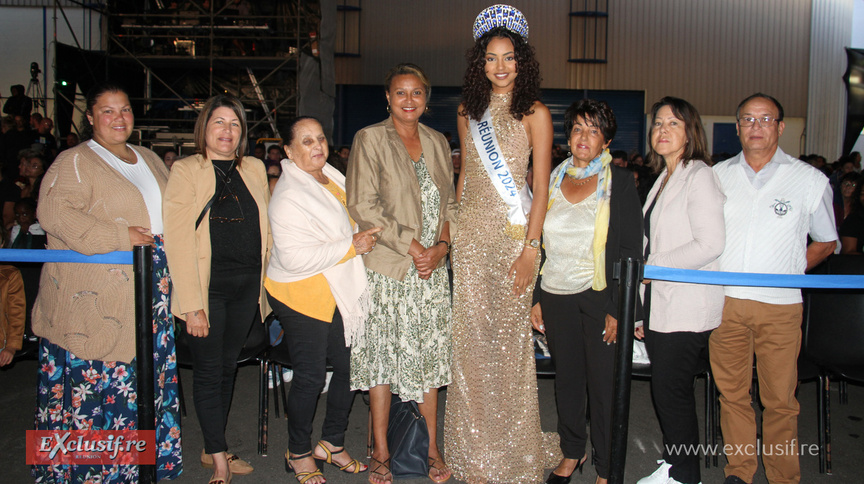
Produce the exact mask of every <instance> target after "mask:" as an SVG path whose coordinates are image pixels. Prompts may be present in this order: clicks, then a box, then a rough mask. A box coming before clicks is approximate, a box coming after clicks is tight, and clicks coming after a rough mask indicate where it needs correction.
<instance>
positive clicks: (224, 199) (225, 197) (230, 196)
mask: <svg viewBox="0 0 864 484" xmlns="http://www.w3.org/2000/svg"><path fill="white" fill-rule="evenodd" d="M226 189H227V190H228V193H225V190H226ZM219 195H220V196H219V197H218V200H216V203H217V204H223V203H231V201H233V202H234V203H233V204H231V205H229V210H230V209H231V208H234V207H236V208H237V210H238V211H239V212H240V216H239V217H238V216H237V214H236V213H235V214H234V217H220V216H216V215H213V211H212V210H211V211H210V221H211V222H219V223H223V224H224V223H237V222H242V221H244V220H246V218H245V216H244V215H243V206H242V205H240V199H239V198H238V197H237V195H236V194H235V193H234V190H233V189H231V186H230V185H228V184H227V183H226V184H225V185H222V191H221V192H220V194H219Z"/></svg>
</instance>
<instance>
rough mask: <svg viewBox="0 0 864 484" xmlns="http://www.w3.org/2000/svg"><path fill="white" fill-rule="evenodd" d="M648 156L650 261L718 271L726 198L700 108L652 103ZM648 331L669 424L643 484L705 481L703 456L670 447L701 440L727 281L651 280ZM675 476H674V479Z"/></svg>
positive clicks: (660, 404)
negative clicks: (702, 399) (697, 395)
mask: <svg viewBox="0 0 864 484" xmlns="http://www.w3.org/2000/svg"><path fill="white" fill-rule="evenodd" d="M650 119H651V120H652V122H651V127H650V130H649V139H650V140H651V148H650V150H649V152H648V162H649V165H650V166H651V167H653V168H654V170H655V171H657V172H659V173H660V175H659V177H658V178H657V181H656V183H655V184H654V187H652V188H651V191H650V192H649V193H648V198H647V200H646V202H645V208H644V210H643V212H644V215H645V239H644V248H645V256H646V258H647V261H646V263H648V264H651V265H656V266H663V267H672V268H676V269H702V270H709V271H711V270H717V257H719V256H720V254H721V253H722V252H723V247H724V245H725V243H726V230H725V224H724V221H723V203H724V202H725V200H726V197H725V196H724V195H723V193H722V192H721V190H720V183H719V181H718V180H717V176H716V175H715V174H714V170H712V169H711V168H710V167H709V166H708V163H710V157H709V155H708V142H707V139H706V136H705V131H704V130H703V128H702V120H701V118H700V117H699V113H698V112H697V111H696V108H694V107H693V106H692V105H691V104H690V103H688V102H687V101H684V100H683V99H678V98H673V97H664V98H663V99H661V100H660V101H659V102H657V103H656V104H654V107H653V108H652V109H651V117H650ZM646 284H647V285H646V286H645V298H644V301H645V309H646V311H645V312H646V314H648V315H649V317H648V319H647V325H646V327H645V328H644V329H643V328H642V327H640V328H637V330H636V335H637V337H642V336H643V335H644V337H645V345H646V348H647V349H648V356H649V357H650V358H651V364H652V378H651V393H652V395H653V397H654V408H655V410H656V411H657V417H658V420H659V421H660V428H661V430H662V431H663V442H664V444H666V445H665V450H664V452H663V460H661V461H659V464H660V467H659V468H658V469H657V470H656V471H655V472H654V473H653V474H651V475H650V476H648V477H645V478H643V479H641V480H640V481H639V483H640V484H652V483H661V482H662V483H666V482H673V483H677V482H680V483H685V484H696V483H698V482H701V477H700V473H699V455H698V454H696V453H692V452H691V453H689V454H688V453H685V452H683V451H682V452H678V453H673V452H671V451H672V450H673V449H675V448H676V447H674V446H675V445H679V444H680V445H681V446H682V447H686V446H689V445H690V444H692V445H694V446H696V445H698V444H699V428H698V422H697V419H696V402H695V399H694V396H693V378H694V376H695V375H696V374H698V373H700V372H701V371H703V370H704V369H705V368H706V366H707V364H708V337H709V336H710V335H711V331H712V330H713V329H714V328H716V327H717V326H719V325H720V317H721V315H722V312H723V287H722V286H713V285H702V284H684V283H678V282H664V281H651V282H650V283H648V282H647V281H646ZM669 478H672V479H673V480H668V479H669Z"/></svg>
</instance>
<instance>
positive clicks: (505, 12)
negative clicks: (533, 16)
mask: <svg viewBox="0 0 864 484" xmlns="http://www.w3.org/2000/svg"><path fill="white" fill-rule="evenodd" d="M495 27H504V28H505V29H507V30H509V31H511V32H515V33H517V34H519V35H521V36H522V37H523V38H524V39H528V21H527V20H525V16H524V15H522V12H520V11H519V9H517V8H515V7H511V6H510V5H503V4H498V5H492V6H491V7H488V8H486V9H485V10H483V11H482V12H480V15H477V18H476V19H475V20H474V29H473V31H474V40H477V39H479V38H480V37H483V34H485V33H486V32H489V31H490V30H492V29H494V28H495Z"/></svg>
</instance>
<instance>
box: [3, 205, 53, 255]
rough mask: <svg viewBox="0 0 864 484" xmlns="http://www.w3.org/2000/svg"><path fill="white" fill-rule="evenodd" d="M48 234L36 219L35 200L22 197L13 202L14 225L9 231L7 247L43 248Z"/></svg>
mask: <svg viewBox="0 0 864 484" xmlns="http://www.w3.org/2000/svg"><path fill="white" fill-rule="evenodd" d="M47 243H48V236H47V235H45V231H44V230H42V227H41V226H40V225H39V221H38V220H37V219H36V200H35V199H33V198H22V199H21V200H19V201H18V203H16V204H15V225H13V226H12V230H10V231H9V248H11V249H44V248H45V244H47Z"/></svg>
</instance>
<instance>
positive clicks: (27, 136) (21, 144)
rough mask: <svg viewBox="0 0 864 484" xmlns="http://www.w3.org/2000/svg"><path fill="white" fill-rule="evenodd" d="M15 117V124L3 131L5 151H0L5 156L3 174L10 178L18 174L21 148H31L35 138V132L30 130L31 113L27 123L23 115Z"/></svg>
mask: <svg viewBox="0 0 864 484" xmlns="http://www.w3.org/2000/svg"><path fill="white" fill-rule="evenodd" d="M13 119H14V126H13V127H12V128H11V129H9V130H8V131H6V132H5V133H3V139H2V141H0V144H2V146H3V151H2V153H0V156H2V157H3V175H4V176H7V177H9V178H15V177H17V176H18V173H17V171H18V170H17V166H18V162H19V156H18V154H19V152H20V151H21V150H25V149H29V148H30V147H31V145H32V144H33V139H34V133H33V131H30V127H29V119H30V118H29V114H28V117H27V120H28V122H26V123H25V122H24V118H23V117H22V116H16V117H14V118H13Z"/></svg>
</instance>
